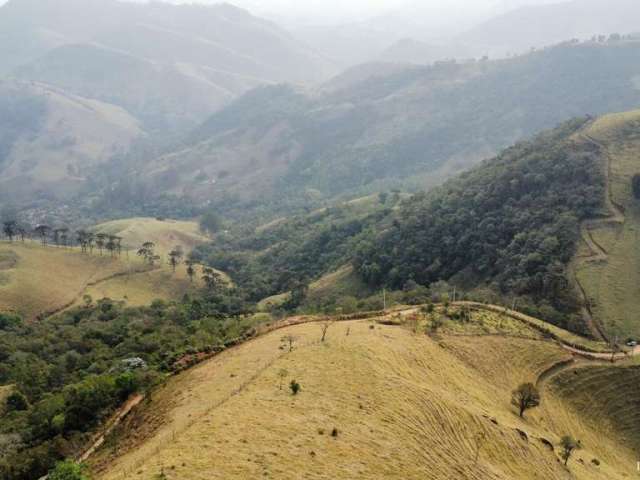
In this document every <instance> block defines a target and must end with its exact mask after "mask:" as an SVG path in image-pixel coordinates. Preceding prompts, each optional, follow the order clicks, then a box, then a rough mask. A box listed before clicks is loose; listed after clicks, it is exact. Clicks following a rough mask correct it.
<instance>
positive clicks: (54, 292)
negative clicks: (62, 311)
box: [0, 242, 128, 319]
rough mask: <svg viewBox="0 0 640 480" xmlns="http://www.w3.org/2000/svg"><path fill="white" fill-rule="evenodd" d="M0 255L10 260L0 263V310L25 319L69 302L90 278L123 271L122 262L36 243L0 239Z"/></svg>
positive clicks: (104, 276)
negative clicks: (1, 240)
mask: <svg viewBox="0 0 640 480" xmlns="http://www.w3.org/2000/svg"><path fill="white" fill-rule="evenodd" d="M0 255H2V256H3V257H4V258H8V257H11V258H13V261H11V262H10V263H5V267H6V268H2V267H0V311H1V310H10V311H18V312H19V313H21V314H22V315H24V316H25V317H26V318H28V319H33V318H35V317H36V316H37V315H38V314H41V313H45V312H52V311H54V310H57V309H59V308H62V307H64V306H66V305H68V304H70V303H71V302H73V301H74V300H75V299H76V298H77V297H78V296H81V293H82V291H83V290H84V288H85V287H86V285H87V284H88V283H90V282H95V281H98V280H100V279H103V278H107V277H110V276H112V275H115V274H118V273H121V272H125V271H126V269H127V268H128V267H127V265H126V263H124V262H121V261H118V260H113V259H110V258H108V257H106V256H104V257H100V256H97V255H94V256H87V255H82V254H81V253H79V252H77V251H75V250H67V249H60V248H55V247H47V248H43V247H41V246H40V245H39V244H38V243H35V242H28V243H25V244H21V243H13V244H9V243H6V242H2V243H0Z"/></svg>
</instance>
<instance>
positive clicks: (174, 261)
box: [169, 246, 184, 273]
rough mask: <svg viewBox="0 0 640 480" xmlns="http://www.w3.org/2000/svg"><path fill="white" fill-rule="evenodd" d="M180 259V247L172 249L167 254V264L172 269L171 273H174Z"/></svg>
mask: <svg viewBox="0 0 640 480" xmlns="http://www.w3.org/2000/svg"><path fill="white" fill-rule="evenodd" d="M182 257H184V252H183V250H182V247H181V246H177V247H174V249H173V250H171V251H170V252H169V264H170V265H171V268H172V269H173V273H175V272H176V267H177V266H178V265H180V262H182Z"/></svg>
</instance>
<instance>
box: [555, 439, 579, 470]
mask: <svg viewBox="0 0 640 480" xmlns="http://www.w3.org/2000/svg"><path fill="white" fill-rule="evenodd" d="M560 446H561V447H562V452H560V456H561V457H562V459H563V460H564V464H565V465H567V463H569V458H571V455H572V454H573V452H574V450H579V449H581V448H582V445H581V444H580V441H579V440H576V439H575V438H573V437H572V436H570V435H565V436H564V437H562V439H561V440H560Z"/></svg>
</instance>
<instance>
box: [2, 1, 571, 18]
mask: <svg viewBox="0 0 640 480" xmlns="http://www.w3.org/2000/svg"><path fill="white" fill-rule="evenodd" d="M6 1H7V0H0V5H1V4H3V3H6ZM16 1H20V0H16ZM42 1H56V0H42ZM126 1H137V2H145V1H147V0H126ZM156 1H158V0H156ZM160 1H163V0H160ZM164 1H168V2H170V3H208V4H215V3H222V2H221V1H220V0H164ZM561 1H566V0H227V3H232V4H235V5H238V6H240V7H243V8H246V9H248V10H250V11H251V12H252V13H255V14H257V15H262V16H267V17H271V18H281V19H285V20H290V21H300V22H305V23H340V22H348V21H354V20H363V19H366V18H371V17H375V16H378V15H382V14H387V13H395V12H397V11H404V12H408V14H409V15H410V14H411V13H419V14H421V15H429V16H435V15H437V16H446V17H449V18H455V17H469V16H476V17H483V16H485V17H489V16H491V15H494V14H496V13H501V12H504V11H506V10H509V9H512V8H517V7H519V6H522V5H527V4H540V3H558V2H561Z"/></svg>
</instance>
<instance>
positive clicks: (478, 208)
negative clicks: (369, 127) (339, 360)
mask: <svg viewBox="0 0 640 480" xmlns="http://www.w3.org/2000/svg"><path fill="white" fill-rule="evenodd" d="M590 122H591V120H589V119H588V118H583V119H579V120H574V121H571V122H568V123H565V124H563V125H562V126H560V127H558V128H557V129H555V130H552V131H550V132H547V133H544V134H541V135H539V136H538V137H536V138H534V139H533V140H531V141H526V142H521V143H518V144H516V145H515V146H513V147H510V148H508V149H506V150H505V151H504V152H503V153H501V154H500V155H499V156H498V157H496V158H494V159H492V160H487V161H486V162H484V163H483V164H482V165H480V166H478V167H476V168H474V169H472V170H471V171H469V172H467V173H464V174H462V175H460V176H459V177H457V178H455V179H452V180H450V181H448V182H447V183H445V184H444V185H443V186H442V187H439V188H436V189H434V190H432V191H430V192H428V193H423V194H418V195H415V196H413V197H411V198H408V199H404V200H403V199H402V198H400V197H398V196H397V195H396V196H394V195H381V196H380V198H377V197H376V199H375V200H371V201H370V203H369V207H368V209H361V210H360V211H359V212H358V211H356V210H354V209H353V207H349V206H348V204H347V205H344V206H343V207H340V208H336V209H331V210H328V211H326V212H324V213H322V214H321V215H319V214H313V215H311V216H309V217H307V218H306V219H305V220H301V219H293V220H290V221H288V222H287V221H281V222H279V223H278V224H276V225H274V226H273V227H270V228H267V229H260V230H258V231H256V233H255V234H254V235H253V236H251V235H249V236H247V235H243V236H242V238H241V239H240V238H238V240H235V241H234V240H233V239H227V240H226V241H224V242H219V243H218V244H217V245H215V246H211V247H209V248H207V249H205V248H202V249H200V253H201V254H203V255H204V256H205V257H206V258H208V260H209V261H210V262H212V263H213V264H214V265H216V266H217V267H219V268H221V269H225V270H226V271H228V272H230V273H231V274H232V276H234V277H235V279H236V280H237V281H239V282H240V283H241V284H243V285H244V286H247V287H248V289H249V290H250V291H251V292H253V294H254V295H255V296H256V297H259V296H260V295H264V296H268V295H272V294H275V293H280V292H281V291H283V290H288V289H294V288H296V287H299V286H300V285H305V284H308V283H309V282H310V281H313V280H315V279H317V278H319V277H320V276H321V275H323V274H326V273H328V272H330V271H332V270H334V269H337V268H339V267H340V265H344V264H345V263H351V264H352V265H353V266H354V267H355V271H356V272H357V274H358V275H359V277H360V278H361V279H362V280H364V281H365V282H367V283H368V284H369V285H370V286H371V287H373V288H382V287H387V288H389V289H391V290H398V289H403V288H412V287H411V285H414V286H415V285H423V286H428V285H431V284H434V283H437V282H439V281H447V282H450V283H452V284H455V285H458V287H459V288H460V290H461V291H467V292H472V291H475V292H477V294H478V295H481V296H484V298H487V299H492V300H494V301H497V299H498V298H503V299H509V301H511V300H512V299H513V298H517V299H518V303H519V305H521V308H524V309H528V310H529V311H531V312H536V313H538V314H540V315H542V316H543V318H545V319H547V320H550V321H553V322H555V323H558V324H561V325H563V326H566V327H570V328H572V329H573V330H577V331H583V332H584V331H586V329H585V325H584V323H583V321H582V319H581V317H580V313H579V311H580V305H581V302H582V301H583V300H582V299H581V298H580V297H579V292H577V291H576V290H575V289H574V286H573V284H572V283H571V282H570V281H569V280H570V278H569V276H570V272H569V271H568V265H569V263H570V261H571V260H572V258H573V256H574V254H575V253H576V251H577V248H578V243H579V238H580V224H581V222H582V221H583V220H585V219H587V218H592V217H596V216H598V215H602V214H603V209H604V184H605V176H604V165H605V160H604V155H603V153H602V152H601V151H600V150H599V149H598V148H597V147H596V146H595V145H594V144H593V143H591V142H588V141H585V140H584V139H583V138H582V137H581V135H582V133H581V132H582V131H583V129H584V128H585V126H587V125H589V124H590ZM301 225H303V226H301ZM296 226H297V227H296ZM296 228H297V230H296V231H297V232H304V233H299V234H298V236H296V237H295V238H291V237H290V235H288V234H287V232H290V231H291V230H292V229H294V230H295V229H296ZM240 252H242V254H240ZM252 252H253V253H252ZM481 292H483V293H481Z"/></svg>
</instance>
